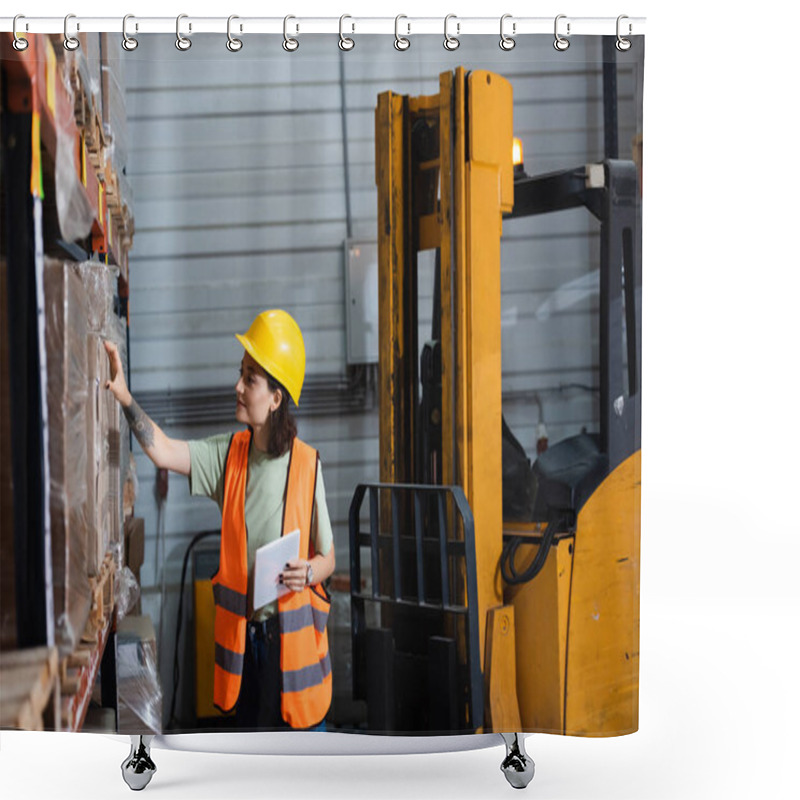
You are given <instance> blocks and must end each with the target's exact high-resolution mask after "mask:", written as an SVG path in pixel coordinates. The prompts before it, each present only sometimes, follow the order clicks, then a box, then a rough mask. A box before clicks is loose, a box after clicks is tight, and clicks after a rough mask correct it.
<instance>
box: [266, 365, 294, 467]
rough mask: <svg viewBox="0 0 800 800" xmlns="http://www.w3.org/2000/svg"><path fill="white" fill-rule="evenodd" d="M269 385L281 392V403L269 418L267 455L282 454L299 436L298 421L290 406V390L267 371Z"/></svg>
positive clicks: (272, 390) (275, 390) (270, 387)
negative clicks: (295, 419)
mask: <svg viewBox="0 0 800 800" xmlns="http://www.w3.org/2000/svg"><path fill="white" fill-rule="evenodd" d="M265 375H266V376H267V385H268V386H269V390H270V391H271V392H273V393H274V392H277V391H278V390H280V393H281V404H280V405H279V406H278V407H277V408H276V409H275V411H273V412H272V414H271V415H270V419H269V440H268V441H267V455H269V456H272V457H273V458H274V457H275V456H282V455H283V454H284V453H285V452H286V451H287V450H288V449H289V448H290V447H291V446H292V445H293V444H294V437H295V436H297V423H296V422H295V421H294V417H293V416H292V410H291V409H290V408H289V400H290V399H291V398H290V397H289V392H287V391H286V388H285V387H284V386H283V384H281V383H279V382H278V381H276V380H275V378H273V377H272V375H270V374H269V372H266V371H265Z"/></svg>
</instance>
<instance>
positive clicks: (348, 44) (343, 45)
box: [339, 14, 356, 51]
mask: <svg viewBox="0 0 800 800" xmlns="http://www.w3.org/2000/svg"><path fill="white" fill-rule="evenodd" d="M346 19H353V18H352V17H351V16H350V15H349V14H342V16H341V17H339V49H340V50H344V51H347V50H352V49H353V48H354V47H355V46H356V43H355V41H354V40H353V39H351V38H350V37H349V36H345V35H344V33H343V32H342V23H343V22H344V21H345V20H346ZM355 29H356V25H355V23H353V31H355Z"/></svg>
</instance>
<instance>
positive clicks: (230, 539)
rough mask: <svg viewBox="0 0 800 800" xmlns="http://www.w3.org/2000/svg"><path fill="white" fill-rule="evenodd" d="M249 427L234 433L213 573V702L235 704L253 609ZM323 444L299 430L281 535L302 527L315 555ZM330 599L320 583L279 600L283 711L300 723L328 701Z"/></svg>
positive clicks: (315, 719)
mask: <svg viewBox="0 0 800 800" xmlns="http://www.w3.org/2000/svg"><path fill="white" fill-rule="evenodd" d="M250 436H251V433H250V431H249V430H247V431H242V432H240V433H236V434H234V436H233V437H232V439H231V445H230V447H229V450H228V456H227V458H226V462H225V463H226V466H225V494H224V499H223V510H222V541H221V543H220V569H219V571H218V572H217V574H216V575H215V576H214V578H213V579H212V580H213V583H214V602H215V604H216V618H215V623H214V638H215V645H216V646H215V666H214V704H215V705H216V706H218V707H219V708H220V710H222V711H224V712H228V711H230V710H231V709H233V708H234V707H235V705H236V702H237V700H238V698H239V692H240V689H241V672H242V663H243V660H244V648H245V636H246V624H247V619H246V614H247V577H248V574H247V528H246V525H245V513H244V507H245V488H246V486H247V456H248V451H249V446H250ZM317 460H318V457H317V451H316V450H314V449H313V448H312V447H309V446H308V445H307V444H305V443H303V442H301V441H300V440H299V439H297V438H296V437H295V440H294V445H293V447H292V452H291V454H290V457H289V469H288V473H287V478H286V491H285V494H284V515H283V525H282V535H283V534H286V533H288V532H290V531H293V530H296V529H299V530H300V550H299V552H300V555H301V557H303V558H305V557H308V558H310V557H311V555H312V552H311V546H310V539H311V518H312V513H313V509H314V495H315V490H316V477H317ZM329 609H330V599H329V598H328V597H327V595H326V594H325V591H324V589H323V588H322V587H314V589H312V588H311V587H306V588H305V589H303V591H301V592H288V593H287V594H285V595H284V596H283V597H281V598H279V599H278V618H279V623H280V630H281V672H282V680H283V685H282V695H281V711H282V714H283V718H284V719H285V720H286V722H288V723H289V725H291V726H292V727H294V728H308V727H311V726H312V725H316V724H318V723H319V722H321V721H322V720H323V719H324V717H325V714H326V713H327V711H328V708H329V707H330V702H331V689H332V681H331V674H330V671H331V670H330V656H329V653H328V635H327V628H326V623H327V618H328V611H329Z"/></svg>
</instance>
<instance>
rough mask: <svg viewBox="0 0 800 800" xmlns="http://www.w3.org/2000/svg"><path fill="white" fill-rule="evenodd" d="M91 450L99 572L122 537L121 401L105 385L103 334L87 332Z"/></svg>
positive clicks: (92, 570) (93, 562) (92, 546)
mask: <svg viewBox="0 0 800 800" xmlns="http://www.w3.org/2000/svg"><path fill="white" fill-rule="evenodd" d="M87 341H88V356H89V358H88V363H89V371H88V372H89V380H88V403H87V412H86V423H87V424H86V428H87V433H86V441H87V451H88V467H87V482H88V487H89V491H88V499H89V520H90V522H91V524H90V526H89V532H88V538H89V541H88V545H87V561H86V568H87V570H88V573H89V575H96V574H97V573H98V571H99V569H100V566H101V565H102V563H103V559H104V558H105V554H106V552H107V551H108V548H109V546H110V545H111V544H112V543H114V542H118V541H119V540H120V536H119V530H120V516H121V514H120V497H119V492H120V488H119V408H118V406H119V404H118V403H117V401H116V399H115V398H114V395H113V394H112V393H111V392H110V391H109V390H108V389H106V388H105V385H106V381H107V380H109V378H110V370H109V364H108V355H107V354H106V350H105V347H104V345H103V338H102V336H100V335H98V334H94V333H91V334H89V336H88V340H87Z"/></svg>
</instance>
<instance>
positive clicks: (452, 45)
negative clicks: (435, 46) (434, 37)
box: [442, 14, 461, 51]
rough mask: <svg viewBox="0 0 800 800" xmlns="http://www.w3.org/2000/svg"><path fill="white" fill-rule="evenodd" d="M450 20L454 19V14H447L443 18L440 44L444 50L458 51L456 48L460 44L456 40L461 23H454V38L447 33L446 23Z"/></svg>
mask: <svg viewBox="0 0 800 800" xmlns="http://www.w3.org/2000/svg"><path fill="white" fill-rule="evenodd" d="M451 19H456V15H455V14H448V15H447V16H446V17H445V18H444V42H442V44H443V45H444V49H445V50H450V51H453V50H458V46H459V45H460V44H461V42H460V41H459V40H458V33H459V31H460V30H461V23H460V22H456V35H455V36H451V35H450V34H449V33H448V32H447V23H448V22H449V21H450V20H451Z"/></svg>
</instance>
